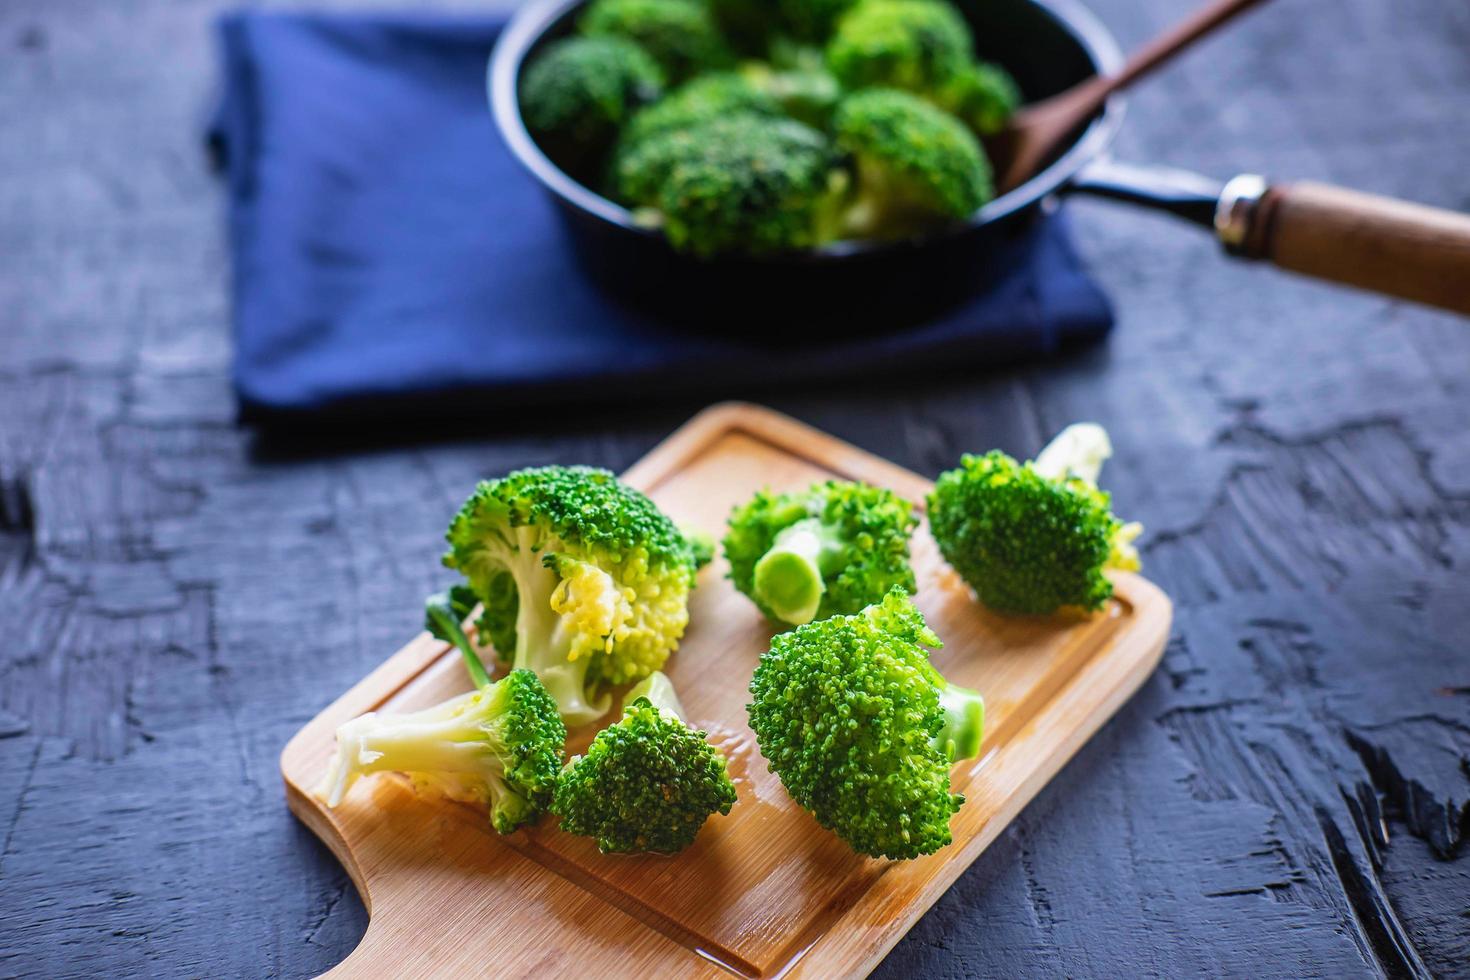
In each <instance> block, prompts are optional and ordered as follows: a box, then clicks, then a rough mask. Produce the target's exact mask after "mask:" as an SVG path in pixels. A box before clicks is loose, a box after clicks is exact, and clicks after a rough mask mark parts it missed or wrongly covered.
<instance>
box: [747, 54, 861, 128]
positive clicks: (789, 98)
mask: <svg viewBox="0 0 1470 980" xmlns="http://www.w3.org/2000/svg"><path fill="white" fill-rule="evenodd" d="M741 72H742V73H743V74H744V75H745V77H746V78H748V79H749V80H750V83H751V84H752V85H754V86H755V87H756V88H757V89H759V90H760V91H761V92H763V93H764V94H765V95H766V96H768V97H769V98H770V99H772V100H773V101H774V102H775V103H776V104H777V105H779V106H780V108H781V109H782V110H783V111H784V112H785V113H786V114H787V115H788V116H790V117H791V118H793V119H796V120H798V121H800V122H804V123H806V124H807V125H808V126H811V127H813V128H814V129H826V128H827V126H828V125H829V124H830V123H831V122H832V113H833V111H834V110H835V109H836V108H837V103H838V101H839V100H840V99H841V98H842V87H841V86H840V85H838V84H837V79H836V78H834V77H833V76H832V74H831V72H828V71H827V70H826V69H824V68H821V67H811V68H787V69H776V68H774V67H772V66H771V65H769V64H766V63H765V62H763V61H753V62H749V63H747V64H746V65H745V66H744V67H743V68H742V69H741Z"/></svg>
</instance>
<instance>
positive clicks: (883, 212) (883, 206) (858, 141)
mask: <svg viewBox="0 0 1470 980" xmlns="http://www.w3.org/2000/svg"><path fill="white" fill-rule="evenodd" d="M833 126H834V129H835V130H836V133H837V143H838V145H839V146H840V147H841V148H842V149H844V150H846V151H847V152H848V153H850V154H851V155H852V157H853V159H854V161H855V162H856V165H857V180H858V194H857V199H856V201H855V202H854V203H853V204H852V207H851V208H850V210H849V212H848V216H847V221H848V227H849V230H850V231H852V232H853V233H855V234H859V235H864V236H873V237H899V236H903V235H908V234H913V233H915V232H917V231H922V230H924V229H925V228H928V227H930V226H932V225H934V224H935V223H936V222H938V221H945V220H955V219H960V218H966V217H968V216H970V215H971V214H974V213H975V211H976V210H978V209H979V208H980V206H981V205H983V204H984V203H985V202H986V201H988V200H990V198H991V197H992V195H993V193H994V188H993V185H992V182H991V173H990V164H989V163H988V162H987V161H986V159H985V154H984V153H983V152H981V149H980V144H979V143H978V142H977V141H976V139H975V136H974V134H973V133H971V132H970V131H969V130H968V129H966V128H965V126H964V124H963V123H961V122H960V121H959V120H958V119H956V118H954V117H953V116H951V115H949V114H948V113H945V112H943V111H941V110H940V109H937V108H935V107H934V106H932V105H930V104H929V103H927V102H925V101H923V100H922V99H920V98H918V97H917V96H913V95H909V94H908V93H906V92H900V91H898V90H896V89H868V90H866V91H863V92H858V93H857V94H855V95H851V96H848V97H847V98H846V99H844V100H843V102H842V104H841V105H839V106H838V108H837V116H836V118H835V120H834V122H833Z"/></svg>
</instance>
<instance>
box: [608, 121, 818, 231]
mask: <svg viewBox="0 0 1470 980" xmlns="http://www.w3.org/2000/svg"><path fill="white" fill-rule="evenodd" d="M615 179H616V183H617V185H618V190H619V193H620V196H622V197H623V199H624V200H626V201H628V202H629V203H632V204H635V205H642V206H643V207H645V208H647V209H649V210H650V211H651V212H653V213H654V214H655V215H656V216H657V222H658V223H659V224H661V225H662V227H663V229H664V232H665V234H666V235H667V236H668V238H669V241H670V242H671V243H672V244H673V245H674V247H675V248H679V249H682V250H685V251H689V252H693V253H694V254H696V255H701V256H709V255H714V254H720V253H741V254H750V255H756V254H764V253H769V252H776V251H783V250H787V249H798V248H805V247H810V246H813V245H819V244H822V243H824V242H827V241H830V240H832V239H833V238H834V237H836V234H837V231H838V228H839V225H840V213H841V203H842V198H843V191H844V189H845V187H846V175H845V174H844V172H843V171H842V170H841V169H840V167H839V166H838V160H837V155H836V153H835V151H834V150H833V148H832V146H831V145H830V144H829V143H828V142H827V139H826V137H824V136H823V135H822V134H821V133H818V132H817V131H815V130H813V129H811V128H809V127H807V126H803V125H802V124H801V123H798V122H796V121H794V120H790V119H772V118H768V117H765V116H758V115H753V114H750V113H741V114H736V115H732V116H730V117H728V118H723V119H716V120H714V121H712V122H709V123H706V124H704V125H702V126H697V127H695V128H693V129H686V130H674V131H666V132H663V133H659V134H657V135H655V136H653V137H650V138H648V139H646V140H643V141H641V142H640V143H639V144H637V146H636V147H635V148H634V149H633V150H632V151H631V152H630V153H628V154H626V155H624V156H622V157H621V158H620V160H619V162H618V167H617V173H616V178H615Z"/></svg>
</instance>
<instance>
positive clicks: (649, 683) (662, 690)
mask: <svg viewBox="0 0 1470 980" xmlns="http://www.w3.org/2000/svg"><path fill="white" fill-rule="evenodd" d="M639 698H647V699H648V703H649V704H651V705H653V706H654V707H655V708H657V709H658V710H660V711H664V712H667V713H669V714H671V715H673V716H674V717H675V718H678V719H679V720H680V721H683V720H684V705H683V704H682V703H681V702H680V701H679V692H677V691H675V690H674V682H673V681H671V680H669V675H668V674H665V673H664V672H663V671H661V670H656V671H654V672H653V673H651V674H649V675H648V676H647V677H645V678H643V680H641V681H639V682H638V683H637V684H634V685H633V686H632V687H631V688H629V689H628V693H627V694H625V695H623V711H624V712H627V710H628V709H629V708H630V707H631V706H632V704H633V702H634V701H637V700H638V699H639Z"/></svg>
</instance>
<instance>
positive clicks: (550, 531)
mask: <svg viewBox="0 0 1470 980" xmlns="http://www.w3.org/2000/svg"><path fill="white" fill-rule="evenodd" d="M446 537H447V538H448V540H449V546H450V547H449V552H448V553H447V554H446V555H445V556H444V564H445V565H447V566H448V567H450V568H454V569H458V570H459V571H460V572H462V573H463V574H464V575H465V577H466V578H467V579H468V581H469V586H470V588H471V589H473V590H474V594H475V595H476V596H477V597H479V599H480V601H481V602H482V603H483V604H484V612H483V614H482V616H481V620H480V626H481V630H482V633H483V634H484V635H487V636H489V637H490V638H491V640H492V641H493V642H494V643H495V645H496V652H497V653H498V654H499V655H500V657H501V659H503V660H508V661H510V662H511V665H512V666H513V667H517V668H527V669H530V670H534V671H535V672H536V674H537V675H538V676H539V677H540V678H541V681H542V683H543V684H545V685H546V689H547V690H548V691H550V692H551V695H552V697H554V698H555V699H556V702H557V704H558V705H559V706H560V707H561V714H562V717H563V718H564V719H566V721H567V723H568V724H573V725H576V724H581V723H584V722H587V721H591V720H593V719H595V718H597V717H599V716H600V715H602V713H603V712H604V711H606V710H607V705H608V697H607V691H606V688H608V687H610V686H612V685H617V684H623V683H627V682H628V681H633V680H638V679H639V678H642V677H646V676H648V674H650V673H652V672H653V671H655V670H658V669H659V668H660V667H662V666H663V664H664V662H665V661H666V660H667V659H668V656H669V654H670V653H671V652H672V651H673V650H674V649H675V647H677V646H678V643H679V638H680V637H681V636H683V635H684V627H685V626H686V625H687V624H688V622H689V607H688V599H689V590H690V588H691V587H692V586H693V584H694V573H695V556H694V550H693V549H692V548H691V547H690V545H689V542H688V541H686V540H685V538H684V536H683V535H682V534H680V533H679V531H678V529H677V528H676V527H675V526H674V524H673V522H671V521H670V520H669V519H668V518H667V517H666V516H664V514H663V512H661V511H660V510H659V509H658V507H657V506H656V505H655V504H654V503H653V501H651V500H649V499H648V498H647V497H645V496H644V495H643V494H641V493H639V492H638V491H637V490H634V489H633V488H631V487H628V486H626V485H624V484H622V483H620V482H619V481H618V480H617V478H616V477H614V476H613V475H612V474H611V473H609V472H607V471H606V470H599V469H593V468H591V467H586V466H547V467H541V468H536V469H526V470H519V471H517V472H515V473H512V474H510V475H509V476H506V477H503V478H501V479H499V480H489V481H485V482H482V483H481V484H480V485H479V486H478V487H477V488H476V489H475V492H474V494H472V495H471V496H470V498H469V500H468V501H466V502H465V505H464V507H463V508H461V510H460V512H459V513H458V514H457V515H456V516H455V518H454V520H453V522H452V523H451V524H450V525H449V531H448V533H447V535H446ZM512 591H513V594H514V596H515V602H514V603H511V602H509V601H508V596H509V595H510V594H511V593H512ZM512 637H513V638H514V642H513V643H511V642H510V640H511V638H512Z"/></svg>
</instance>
